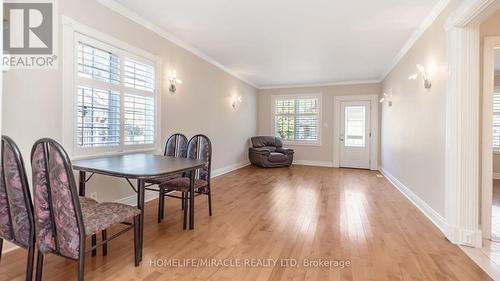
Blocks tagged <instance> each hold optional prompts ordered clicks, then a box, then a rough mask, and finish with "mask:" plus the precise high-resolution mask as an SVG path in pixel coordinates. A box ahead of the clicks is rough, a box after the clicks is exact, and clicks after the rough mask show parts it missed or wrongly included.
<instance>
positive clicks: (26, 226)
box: [0, 136, 35, 248]
mask: <svg viewBox="0 0 500 281" xmlns="http://www.w3.org/2000/svg"><path fill="white" fill-rule="evenodd" d="M1 145H2V147H1V149H2V153H1V154H2V157H1V162H2V165H1V167H0V238H3V239H5V240H8V241H10V242H13V243H14V244H16V245H18V246H21V247H23V248H29V247H31V246H33V245H34V237H35V234H34V233H35V229H34V219H33V205H32V203H31V196H30V191H29V186H28V179H27V177H26V170H25V167H24V162H23V158H22V156H21V153H20V151H19V148H18V147H17V145H16V144H15V143H14V141H13V140H12V139H11V138H9V137H7V136H2V144H1Z"/></svg>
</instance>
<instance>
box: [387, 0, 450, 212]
mask: <svg viewBox="0 0 500 281" xmlns="http://www.w3.org/2000/svg"><path fill="white" fill-rule="evenodd" d="M458 2H460V1H451V2H450V4H449V5H448V7H447V8H446V9H445V10H444V11H443V12H442V13H441V15H440V16H439V17H438V18H437V19H436V21H435V22H434V23H433V24H432V25H431V26H430V27H429V28H428V29H427V30H426V31H425V32H424V33H423V34H422V36H421V37H420V38H419V40H418V41H417V42H416V43H415V44H414V45H413V46H412V47H411V49H410V50H409V51H408V52H407V53H406V55H405V56H404V57H403V58H402V59H401V60H400V61H399V63H398V64H397V65H396V66H395V67H394V68H393V69H392V71H391V72H390V73H389V75H388V76H387V77H386V78H385V79H384V81H383V86H384V91H385V92H391V93H392V94H393V98H392V100H393V106H392V107H388V106H387V104H384V106H383V107H382V121H381V122H382V133H381V165H382V167H383V170H384V172H385V173H387V174H389V175H391V176H392V177H394V178H395V179H397V180H398V181H399V182H400V183H401V184H403V185H404V186H405V187H406V188H408V190H410V192H412V193H413V194H415V195H416V196H418V197H419V198H420V199H421V200H422V201H423V202H425V203H424V204H426V205H427V206H425V208H428V207H430V208H432V210H433V211H434V212H436V213H437V214H439V215H441V216H444V206H445V197H444V196H445V182H444V181H445V175H444V172H445V114H446V99H445V97H446V83H447V57H446V33H445V30H444V24H445V21H446V19H447V18H448V16H449V15H450V13H451V11H453V9H454V8H455V7H456V5H457V3H458ZM416 64H422V65H423V66H425V67H426V68H427V69H428V70H429V71H430V72H431V76H432V88H431V89H430V90H426V89H425V88H424V86H423V81H422V79H421V78H420V77H419V78H418V79H417V80H409V79H408V77H409V76H410V75H413V74H415V73H417V72H418V71H417V68H416Z"/></svg>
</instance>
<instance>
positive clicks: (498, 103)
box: [493, 92, 500, 150]
mask: <svg viewBox="0 0 500 281" xmlns="http://www.w3.org/2000/svg"><path fill="white" fill-rule="evenodd" d="M493 149H494V150H500V92H495V93H493Z"/></svg>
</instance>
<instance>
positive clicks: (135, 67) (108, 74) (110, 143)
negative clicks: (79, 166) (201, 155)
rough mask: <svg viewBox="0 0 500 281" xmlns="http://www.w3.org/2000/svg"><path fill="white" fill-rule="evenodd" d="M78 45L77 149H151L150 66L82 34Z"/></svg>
mask: <svg viewBox="0 0 500 281" xmlns="http://www.w3.org/2000/svg"><path fill="white" fill-rule="evenodd" d="M76 42H77V46H76V56H77V59H76V64H77V65H76V67H77V79H76V80H77V111H78V112H77V113H76V124H75V127H76V129H75V134H76V135H75V143H76V147H77V148H80V149H85V148H86V149H88V148H103V147H119V148H120V150H123V149H127V147H132V146H135V147H137V146H141V147H142V146H144V147H152V146H153V145H154V143H155V136H156V130H155V124H156V120H155V116H156V114H155V112H156V109H155V79H156V78H155V66H154V63H152V62H148V61H147V60H143V59H141V58H138V57H137V56H136V55H132V54H129V53H127V52H125V51H124V50H121V49H118V48H115V47H112V46H109V45H106V44H105V43H102V42H99V41H96V40H94V39H91V38H88V37H86V36H83V35H80V36H78V37H77V41H76Z"/></svg>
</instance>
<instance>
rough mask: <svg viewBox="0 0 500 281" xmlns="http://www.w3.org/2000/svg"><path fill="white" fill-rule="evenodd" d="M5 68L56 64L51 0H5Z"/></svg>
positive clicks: (53, 8) (38, 66)
mask: <svg viewBox="0 0 500 281" xmlns="http://www.w3.org/2000/svg"><path fill="white" fill-rule="evenodd" d="M3 5H4V33H3V42H4V43H3V48H4V56H3V58H2V64H3V67H4V69H40V68H48V69H52V68H55V67H57V53H56V46H57V41H56V36H57V31H56V27H57V25H56V24H55V22H56V21H55V20H54V19H55V17H56V15H57V14H56V13H55V3H54V1H47V0H46V1H43V0H40V1H21V0H17V1H15V0H10V1H4V4H3Z"/></svg>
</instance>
